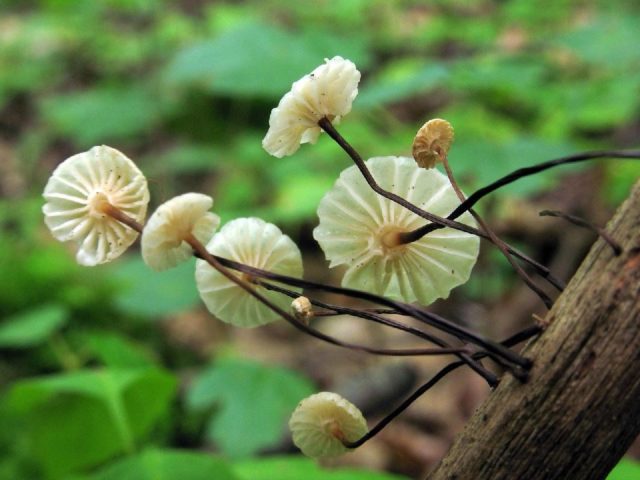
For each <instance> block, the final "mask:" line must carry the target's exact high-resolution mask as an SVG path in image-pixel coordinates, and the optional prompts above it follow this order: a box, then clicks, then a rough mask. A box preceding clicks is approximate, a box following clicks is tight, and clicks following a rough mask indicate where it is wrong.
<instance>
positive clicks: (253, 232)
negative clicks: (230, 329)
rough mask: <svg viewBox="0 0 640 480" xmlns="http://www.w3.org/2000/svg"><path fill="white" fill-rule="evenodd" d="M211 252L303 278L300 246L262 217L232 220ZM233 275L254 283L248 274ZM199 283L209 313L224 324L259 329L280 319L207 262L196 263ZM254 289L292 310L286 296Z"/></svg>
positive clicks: (218, 235) (211, 245) (216, 238)
mask: <svg viewBox="0 0 640 480" xmlns="http://www.w3.org/2000/svg"><path fill="white" fill-rule="evenodd" d="M207 250H209V252H211V253H212V254H214V255H217V256H219V257H223V258H227V259H230V260H235V261H237V262H241V263H244V264H245V265H249V266H251V267H256V268H260V269H263V270H269V271H272V272H275V273H280V274H283V275H289V276H292V277H301V276H302V257H301V255H300V250H298V247H297V246H296V244H295V243H293V241H292V240H291V239H290V238H289V237H288V236H286V235H285V234H283V233H282V232H281V231H280V229H279V228H278V227H276V226H275V225H273V224H271V223H267V222H265V221H264V220H261V219H259V218H238V219H235V220H232V221H230V222H229V223H227V224H226V225H225V226H224V227H222V228H221V229H220V231H219V232H218V233H216V234H215V235H214V236H213V238H212V239H211V241H210V242H209V244H208V245H207ZM233 273H234V274H237V275H240V277H241V278H243V279H245V280H248V281H250V280H251V279H250V278H249V277H247V276H246V275H242V274H238V273H237V272H233ZM196 284H197V287H198V291H199V292H200V297H201V298H202V300H203V301H204V303H205V305H206V306H207V308H208V309H209V311H210V312H211V313H212V314H213V315H215V316H216V317H218V318H219V319H220V320H222V321H223V322H227V323H230V324H233V325H236V326H239V327H257V326H259V325H264V324H266V323H269V322H272V321H274V320H277V319H278V318H279V317H278V314H277V313H274V312H273V310H271V309H270V308H269V307H267V306H265V305H264V304H263V303H261V302H260V301H259V300H257V299H256V298H255V297H253V296H251V295H250V294H249V293H248V292H246V291H245V290H243V289H242V288H241V287H239V286H238V285H236V284H235V283H233V282H232V281H231V280H229V279H227V278H226V277H225V276H224V275H222V274H220V273H219V272H218V271H217V270H215V269H214V268H213V267H212V266H210V265H209V264H208V263H206V262H205V261H204V260H198V261H197V262H196ZM254 288H256V289H257V290H258V291H259V292H260V293H261V294H262V295H264V296H265V297H267V298H268V299H269V300H271V301H272V302H273V303H275V304H276V305H277V306H279V307H280V308H282V309H283V310H284V311H289V308H290V305H291V299H290V298H289V297H287V296H286V295H282V294H280V293H277V292H273V291H269V290H266V289H265V288H263V287H259V286H257V287H254Z"/></svg>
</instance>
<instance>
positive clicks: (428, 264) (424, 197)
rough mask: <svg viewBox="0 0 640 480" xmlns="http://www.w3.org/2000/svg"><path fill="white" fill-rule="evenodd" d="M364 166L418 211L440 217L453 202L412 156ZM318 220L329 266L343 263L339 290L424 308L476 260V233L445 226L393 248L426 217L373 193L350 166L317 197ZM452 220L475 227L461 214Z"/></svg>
mask: <svg viewBox="0 0 640 480" xmlns="http://www.w3.org/2000/svg"><path fill="white" fill-rule="evenodd" d="M366 163H367V166H368V168H369V169H370V171H371V173H372V175H373V176H374V178H375V179H376V181H377V182H378V183H379V184H380V186H381V187H382V188H384V189H385V190H389V191H391V192H394V193H396V194H398V195H400V196H401V197H403V198H405V199H407V200H409V201H410V202H412V203H413V204H414V205H416V206H418V207H420V208H422V209H423V210H426V211H429V212H432V213H434V214H437V215H440V216H442V217H446V216H447V215H448V214H449V213H450V212H451V211H452V210H453V209H455V208H456V206H458V205H459V204H460V201H459V200H458V197H457V196H456V193H455V191H454V190H453V188H452V187H451V184H450V182H449V179H448V178H447V177H446V176H445V175H443V174H442V173H440V172H439V171H437V170H435V169H429V170H425V169H422V168H420V167H418V166H417V165H416V163H415V162H414V161H413V159H410V158H405V157H376V158H372V159H370V160H368V161H367V162H366ZM318 217H319V219H320V224H319V225H318V226H317V227H316V228H315V230H314V231H313V236H314V238H315V239H316V240H317V241H318V243H319V244H320V247H321V248H322V250H323V251H324V254H325V256H326V258H327V260H329V262H330V267H336V266H338V265H346V266H347V267H348V268H347V271H346V273H345V275H344V277H343V279H342V285H343V286H345V287H349V288H355V289H360V290H366V291H369V292H373V293H375V294H378V295H385V296H388V297H391V298H395V299H398V300H403V301H406V302H414V301H418V302H419V303H421V304H423V305H428V304H430V303H432V302H433V301H434V300H436V299H437V298H447V297H448V296H449V292H450V290H451V289H452V288H454V287H456V286H457V285H460V284H462V283H464V282H466V281H467V280H468V278H469V275H470V274H471V270H472V268H473V266H474V264H475V262H476V259H477V257H478V251H479V239H478V237H476V236H475V235H470V234H468V233H464V232H460V231H457V230H453V229H450V228H444V229H440V230H436V231H434V232H432V233H430V234H429V235H426V236H424V237H422V238H421V239H420V240H418V241H415V242H412V243H409V244H406V245H397V246H394V245H393V239H394V235H397V234H398V233H402V232H408V231H412V230H415V229H416V228H418V227H421V226H422V225H425V224H426V223H428V222H427V221H426V220H424V219H423V218H421V217H419V216H418V215H416V214H414V213H412V212H410V211H409V210H407V209H405V208H404V207H402V206H400V205H398V204H396V203H395V202H392V201H391V200H388V199H386V198H384V197H382V196H380V195H378V194H376V193H375V192H374V191H373V190H372V189H371V188H370V187H369V185H368V184H367V183H366V181H365V180H364V178H363V177H362V175H361V173H360V172H359V171H358V169H357V168H356V167H355V166H352V167H349V168H347V169H346V170H344V171H343V172H342V174H341V175H340V178H339V179H338V180H337V181H336V183H335V185H334V187H333V189H332V190H330V191H329V192H328V193H327V194H326V195H325V196H324V198H323V199H322V200H321V202H320V206H319V207H318ZM459 221H460V222H462V223H465V224H467V225H474V220H473V218H472V217H471V215H470V214H468V213H465V214H463V215H462V216H461V217H460V218H459Z"/></svg>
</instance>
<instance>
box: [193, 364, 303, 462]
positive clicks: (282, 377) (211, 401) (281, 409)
mask: <svg viewBox="0 0 640 480" xmlns="http://www.w3.org/2000/svg"><path fill="white" fill-rule="evenodd" d="M312 392H313V388H312V386H311V384H310V383H309V381H308V380H306V379H305V378H303V377H301V376H300V375H298V374H296V373H294V372H292V371H289V370H286V369H283V368H278V367H266V366H262V365H260V364H259V363H255V362H250V361H247V360H240V359H231V358H225V359H220V360H218V361H217V362H216V363H215V364H214V365H213V366H212V367H211V368H209V369H207V370H205V371H204V372H203V373H202V374H200V375H199V377H198V378H197V379H196V381H195V382H194V385H193V387H192V388H191V390H190V391H189V393H188V396H187V403H188V406H189V407H190V408H191V409H193V410H203V409H207V408H210V407H212V406H214V405H219V410H218V411H217V413H216V414H215V415H214V416H213V417H212V418H211V420H210V423H209V426H208V430H207V435H208V437H209V438H210V439H211V440H213V441H215V442H216V444H217V445H219V446H220V448H221V449H222V451H223V452H225V453H226V454H227V455H230V456H234V457H241V456H246V455H250V454H252V453H255V452H256V451H258V450H259V449H261V448H265V447H267V446H269V445H272V444H273V443H275V442H277V441H278V440H279V439H280V438H281V435H282V434H283V432H284V430H285V422H286V419H287V418H288V416H289V415H290V414H291V412H292V411H293V409H294V408H295V406H296V405H297V403H298V402H299V401H300V400H301V399H302V398H304V397H306V396H308V395H310V394H311V393H312Z"/></svg>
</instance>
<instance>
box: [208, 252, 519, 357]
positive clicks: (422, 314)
mask: <svg viewBox="0 0 640 480" xmlns="http://www.w3.org/2000/svg"><path fill="white" fill-rule="evenodd" d="M216 259H217V260H218V261H219V262H220V263H222V264H223V265H224V266H225V267H229V268H233V269H234V270H238V271H240V272H243V273H247V274H249V275H251V276H254V277H260V278H267V279H270V280H274V281H276V282H279V283H284V284H286V285H290V286H293V287H298V288H306V289H309V290H320V291H325V292H329V293H335V294H338V295H345V296H347V297H351V298H357V299H359V300H365V301H368V302H372V303H376V304H379V305H384V306H386V307H389V308H391V309H393V310H395V311H397V312H398V313H400V314H404V315H408V316H410V317H413V318H415V319H417V320H422V321H423V322H424V323H428V324H429V325H432V326H435V327H437V328H439V329H440V330H443V331H445V332H447V333H450V334H451V335H454V336H456V337H458V338H464V339H466V340H468V341H470V342H471V343H475V344H476V345H478V346H479V347H481V348H484V349H485V350H487V351H489V352H492V353H495V354H496V355H499V356H501V357H502V358H504V359H505V360H507V361H509V362H511V363H513V364H515V365H518V366H520V367H522V368H525V369H527V368H529V366H530V361H529V360H528V359H526V358H523V357H521V356H520V355H518V354H516V353H514V352H512V351H511V350H509V349H508V348H504V347H503V346H502V345H500V344H498V343H496V342H493V341H492V340H488V339H485V338H482V337H480V336H478V335H476V334H474V333H472V332H469V331H468V330H466V329H464V328H463V327H461V326H459V325H456V324H454V323H452V322H450V321H449V320H446V319H444V318H442V317H440V316H438V315H436V314H434V313H431V312H428V311H426V310H423V309H420V308H419V307H416V306H413V305H410V304H407V303H402V302H398V301H395V300H391V299H389V298H385V297H382V296H379V295H375V294H373V293H369V292H363V291H361V290H353V289H350V288H343V287H336V286H333V285H324V284H321V283H315V282H311V281H309V280H303V279H300V278H294V277H289V276H287V275H281V274H278V273H274V272H269V271H266V270H261V269H259V268H255V267H250V266H248V265H244V264H242V263H239V262H235V261H233V260H228V259H225V258H222V257H216Z"/></svg>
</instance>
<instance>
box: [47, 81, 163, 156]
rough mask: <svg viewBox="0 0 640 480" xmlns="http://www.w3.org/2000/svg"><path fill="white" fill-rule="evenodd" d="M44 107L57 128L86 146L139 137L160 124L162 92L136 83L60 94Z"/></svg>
mask: <svg viewBox="0 0 640 480" xmlns="http://www.w3.org/2000/svg"><path fill="white" fill-rule="evenodd" d="M40 111H41V113H42V115H43V117H44V119H45V120H46V121H47V122H48V123H49V125H50V126H51V128H52V129H53V130H54V131H55V132H57V133H59V134H63V135H66V136H68V137H69V138H71V139H73V140H74V141H76V142H77V143H78V145H81V146H83V147H90V146H92V145H96V144H102V143H111V142H116V141H122V140H127V139H132V138H136V137H139V136H140V135H142V134H144V133H146V132H148V131H150V130H151V129H152V128H153V127H154V126H156V124H157V122H158V120H159V118H160V113H161V111H160V103H159V100H158V96H157V95H154V93H153V92H151V91H150V90H149V89H148V88H142V87H136V86H117V87H98V88H95V89H94V90H88V91H84V92H74V93H69V94H66V95H57V96H55V97H52V98H48V99H46V100H45V101H44V102H43V103H42V105H41V108H40Z"/></svg>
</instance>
